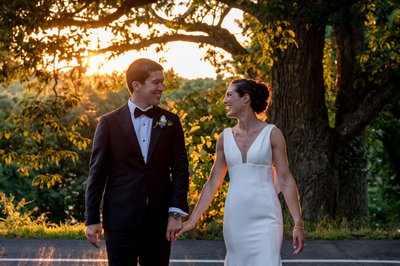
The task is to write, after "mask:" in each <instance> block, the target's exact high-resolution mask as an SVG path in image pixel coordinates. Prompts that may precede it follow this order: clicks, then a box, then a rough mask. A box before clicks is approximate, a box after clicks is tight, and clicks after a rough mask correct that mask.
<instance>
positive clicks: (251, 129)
mask: <svg viewBox="0 0 400 266" xmlns="http://www.w3.org/2000/svg"><path fill="white" fill-rule="evenodd" d="M269 96H270V93H269V90H268V87H267V86H266V85H265V84H264V83H262V82H255V81H253V80H248V79H240V80H235V81H233V82H232V83H231V84H230V85H229V87H228V89H227V91H226V95H225V98H224V100H223V103H224V105H225V107H226V110H227V116H228V117H232V118H236V119H237V120H238V123H237V125H236V126H234V127H233V128H226V129H225V130H224V131H223V132H222V133H221V134H220V135H219V137H218V140H217V147H216V159H215V162H214V165H213V168H212V170H211V174H210V177H209V179H208V181H207V182H206V184H205V185H204V187H203V190H202V192H201V196H200V199H199V202H198V203H197V205H196V207H195V208H194V210H193V213H192V214H191V216H190V218H189V219H188V221H187V222H186V223H184V224H183V227H182V229H181V230H179V231H178V232H177V234H176V237H179V236H180V235H181V234H182V233H184V232H186V231H189V230H191V229H193V228H194V227H195V224H196V222H197V221H198V219H199V218H200V216H201V215H202V214H203V212H204V211H206V209H207V208H208V206H209V205H210V203H211V202H212V200H213V198H214V195H215V193H216V191H217V190H218V188H219V187H220V186H221V184H222V182H223V181H224V177H225V175H226V173H227V171H228V172H229V179H230V183H229V189H228V193H227V197H226V201H225V211H224V230H223V233H224V241H225V245H226V249H227V254H226V258H225V265H228V266H244V265H249V266H261V265H262V266H266V265H271V266H276V265H282V263H281V257H280V252H281V246H282V237H283V222H282V209H281V206H280V202H279V199H278V196H277V195H278V193H279V192H282V194H283V196H284V199H285V202H286V204H287V206H288V208H289V211H290V214H291V216H292V218H293V221H294V228H293V248H294V252H293V254H299V253H300V252H301V251H302V250H303V248H304V223H303V220H302V217H301V207H300V202H299V195H298V191H297V186H296V182H295V180H294V178H293V176H292V174H291V172H290V170H289V167H288V162H287V157H286V144H285V139H284V137H283V135H282V132H281V131H280V130H279V129H278V128H277V127H276V126H275V125H273V124H267V123H265V122H263V121H261V120H260V119H258V118H257V114H260V113H262V112H265V111H266V108H267V106H268V99H269ZM275 169H276V174H274V173H275Z"/></svg>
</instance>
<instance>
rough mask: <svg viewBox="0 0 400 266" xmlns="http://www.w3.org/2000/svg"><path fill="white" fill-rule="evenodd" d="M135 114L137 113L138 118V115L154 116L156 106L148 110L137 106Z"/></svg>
mask: <svg viewBox="0 0 400 266" xmlns="http://www.w3.org/2000/svg"><path fill="white" fill-rule="evenodd" d="M134 115H135V118H136V117H139V116H141V115H147V116H148V117H150V118H153V115H154V108H151V109H149V110H147V111H142V110H140V109H139V108H135V112H134Z"/></svg>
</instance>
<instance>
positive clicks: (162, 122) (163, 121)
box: [154, 115, 173, 128]
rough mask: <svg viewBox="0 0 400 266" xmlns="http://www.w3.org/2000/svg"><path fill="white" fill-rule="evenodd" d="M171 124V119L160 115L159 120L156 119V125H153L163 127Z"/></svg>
mask: <svg viewBox="0 0 400 266" xmlns="http://www.w3.org/2000/svg"><path fill="white" fill-rule="evenodd" d="M172 125H173V123H172V121H169V120H168V119H167V118H166V117H165V115H162V116H161V117H160V120H158V121H157V123H156V125H155V126H154V127H157V126H159V127H161V128H163V127H165V126H167V127H168V126H172Z"/></svg>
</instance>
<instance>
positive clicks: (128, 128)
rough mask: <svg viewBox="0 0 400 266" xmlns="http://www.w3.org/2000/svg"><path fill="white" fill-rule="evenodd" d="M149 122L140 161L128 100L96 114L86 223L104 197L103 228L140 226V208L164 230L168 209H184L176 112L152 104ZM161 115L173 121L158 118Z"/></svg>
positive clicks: (183, 162) (184, 165)
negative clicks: (146, 145)
mask: <svg viewBox="0 0 400 266" xmlns="http://www.w3.org/2000/svg"><path fill="white" fill-rule="evenodd" d="M153 108H154V109H155V115H154V117H153V127H152V132H151V139H150V144H149V151H148V156H147V157H148V159H147V163H145V161H144V159H143V156H142V153H141V150H140V146H139V143H138V140H137V137H136V134H135V130H134V128H133V125H132V119H131V114H130V113H129V108H128V104H125V105H123V106H122V107H120V108H119V109H117V110H115V111H113V112H111V113H109V114H106V115H104V116H102V117H101V118H100V121H99V123H98V125H97V128H96V132H95V136H94V141H93V148H92V156H91V160H90V173H89V177H88V180H87V188H86V225H90V224H96V223H100V208H101V202H102V200H103V205H102V208H103V217H102V218H103V228H104V229H105V230H142V228H141V223H142V222H143V217H144V215H145V212H147V215H148V217H149V218H148V219H150V221H147V222H150V223H151V224H153V223H154V224H158V226H159V227H161V228H164V227H165V228H164V230H165V229H166V224H167V220H168V208H169V207H177V208H180V209H182V210H183V211H185V212H188V211H189V208H188V203H187V192H188V186H189V172H188V160H187V153H186V149H185V143H184V135H183V131H182V126H181V123H180V121H179V118H178V116H177V115H175V114H173V113H171V112H168V111H166V110H164V109H162V108H160V107H158V106H154V107H153ZM163 115H164V116H165V117H166V119H167V121H169V122H170V124H171V123H172V125H166V126H164V127H161V126H160V125H159V124H157V122H159V121H160V117H161V116H163Z"/></svg>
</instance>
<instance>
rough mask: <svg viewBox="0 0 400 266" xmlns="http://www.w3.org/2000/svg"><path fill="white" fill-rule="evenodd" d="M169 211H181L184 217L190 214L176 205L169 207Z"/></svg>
mask: <svg viewBox="0 0 400 266" xmlns="http://www.w3.org/2000/svg"><path fill="white" fill-rule="evenodd" d="M168 212H179V213H180V214H181V215H182V216H183V217H186V216H188V214H187V213H186V212H184V211H182V210H181V209H179V208H176V207H170V208H169V209H168Z"/></svg>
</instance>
